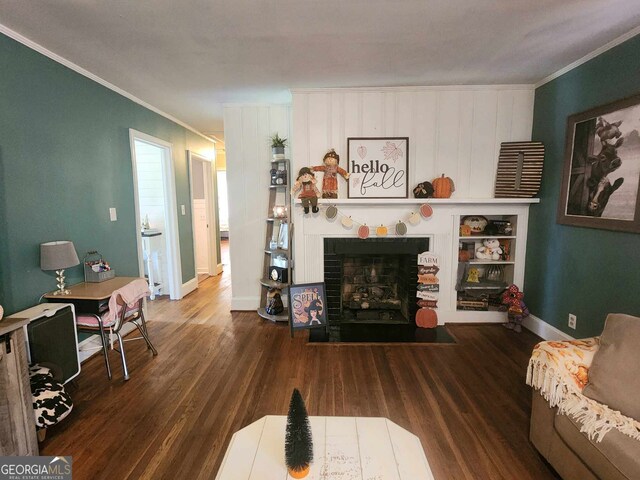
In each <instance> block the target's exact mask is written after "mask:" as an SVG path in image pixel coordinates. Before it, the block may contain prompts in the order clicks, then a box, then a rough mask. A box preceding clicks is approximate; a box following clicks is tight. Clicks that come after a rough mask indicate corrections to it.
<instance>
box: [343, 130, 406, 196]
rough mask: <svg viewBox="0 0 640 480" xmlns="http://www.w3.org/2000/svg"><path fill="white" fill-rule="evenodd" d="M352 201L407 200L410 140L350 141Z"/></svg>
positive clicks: (349, 166)
mask: <svg viewBox="0 0 640 480" xmlns="http://www.w3.org/2000/svg"><path fill="white" fill-rule="evenodd" d="M347 146H348V149H347V151H348V155H349V156H348V162H349V163H348V165H347V169H348V171H349V183H348V186H349V191H348V197H349V198H407V197H408V194H409V184H408V176H409V162H408V158H409V138H408V137H392V138H348V139H347Z"/></svg>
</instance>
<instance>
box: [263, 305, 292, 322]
mask: <svg viewBox="0 0 640 480" xmlns="http://www.w3.org/2000/svg"><path fill="white" fill-rule="evenodd" d="M258 315H260V317H262V318H264V319H265V320H270V321H272V322H288V321H289V312H288V310H287V309H286V308H285V309H284V312H282V313H279V314H278V315H271V314H269V313H267V311H266V309H265V308H264V307H260V308H259V309H258Z"/></svg>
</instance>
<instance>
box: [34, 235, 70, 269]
mask: <svg viewBox="0 0 640 480" xmlns="http://www.w3.org/2000/svg"><path fill="white" fill-rule="evenodd" d="M79 263H80V260H78V254H77V253H76V249H75V247H74V246H73V242H69V241H63V242H47V243H41V244H40V268H41V269H42V270H64V269H65V268H69V267H73V266H75V265H78V264H79Z"/></svg>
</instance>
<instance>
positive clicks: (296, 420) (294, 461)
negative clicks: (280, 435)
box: [284, 388, 313, 478]
mask: <svg viewBox="0 0 640 480" xmlns="http://www.w3.org/2000/svg"><path fill="white" fill-rule="evenodd" d="M284 455H285V462H286V464H287V468H288V469H289V472H290V473H291V475H292V476H293V477H294V478H302V477H303V476H305V475H306V474H307V472H308V468H309V465H310V464H311V462H312V461H313V441H312V439H311V425H310V424H309V415H308V414H307V408H306V407H305V405H304V400H303V399H302V395H300V391H299V390H298V389H297V388H294V389H293V394H292V395H291V402H290V403H289V415H287V430H286V434H285V443H284ZM295 474H302V475H301V476H296V475H295Z"/></svg>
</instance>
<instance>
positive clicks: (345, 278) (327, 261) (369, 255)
mask: <svg viewBox="0 0 640 480" xmlns="http://www.w3.org/2000/svg"><path fill="white" fill-rule="evenodd" d="M428 250H429V239H428V238H374V239H367V240H361V239H358V238H325V240H324V269H325V286H326V293H327V312H328V320H329V326H330V327H329V328H330V329H331V327H336V326H338V327H339V326H340V325H343V324H387V325H405V326H407V325H408V326H415V316H416V311H417V309H418V307H417V300H418V299H417V297H416V291H417V290H416V289H417V282H418V267H417V260H418V254H420V253H422V252H425V251H428Z"/></svg>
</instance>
